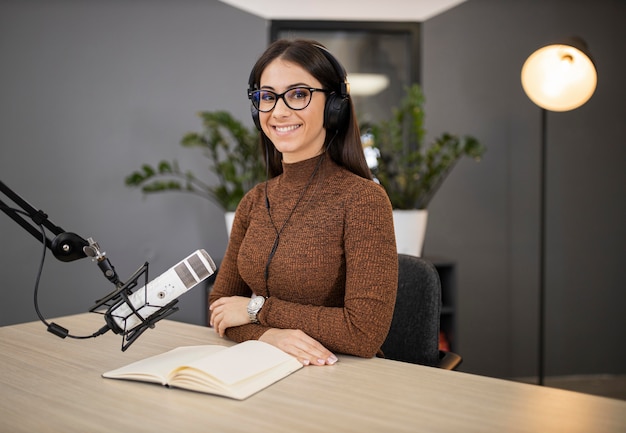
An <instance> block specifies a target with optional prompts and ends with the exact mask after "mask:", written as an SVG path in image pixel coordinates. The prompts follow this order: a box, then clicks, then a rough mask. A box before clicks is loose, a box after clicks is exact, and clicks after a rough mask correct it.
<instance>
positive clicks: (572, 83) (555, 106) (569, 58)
mask: <svg viewBox="0 0 626 433" xmlns="http://www.w3.org/2000/svg"><path fill="white" fill-rule="evenodd" d="M521 75H522V76H521V79H522V86H523V88H524V92H526V95H527V96H528V97H529V98H530V100H531V101H532V102H534V103H535V104H536V105H537V106H539V108H541V151H540V152H541V155H540V158H541V161H540V184H541V185H540V198H539V202H540V204H539V326H538V328H539V329H538V331H539V336H538V349H537V354H538V357H539V359H538V363H537V367H538V368H537V375H538V382H539V385H543V384H544V379H545V359H546V356H545V349H546V268H547V267H546V261H547V259H546V249H547V242H546V225H547V222H546V220H547V207H548V197H547V179H546V174H547V165H548V162H547V158H548V155H547V153H548V152H547V147H548V146H547V141H548V136H547V129H548V127H547V123H548V122H547V115H548V114H547V112H548V110H550V111H569V110H574V109H575V108H578V107H580V106H581V105H583V104H585V103H586V102H587V101H588V100H589V98H591V96H592V95H593V93H594V91H595V89H596V84H597V79H598V77H597V73H596V69H595V65H594V64H593V60H592V59H591V55H590V54H589V52H588V49H587V44H586V43H585V41H583V40H582V39H580V38H577V37H572V38H568V39H566V40H564V41H563V42H559V43H556V44H551V45H547V46H545V47H542V48H540V49H538V50H537V51H535V52H534V53H532V54H531V55H530V56H529V57H528V59H526V62H524V66H523V67H522V74H521Z"/></svg>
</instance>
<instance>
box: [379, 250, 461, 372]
mask: <svg viewBox="0 0 626 433" xmlns="http://www.w3.org/2000/svg"><path fill="white" fill-rule="evenodd" d="M440 314H441V282H440V281H439V274H438V273H437V269H435V266H434V265H433V264H432V263H430V262H428V261H427V260H424V259H422V258H420V257H415V256H410V255H406V254H398V295H397V298H396V308H395V310H394V313H393V319H392V321H391V329H390V330H389V334H388V335H387V339H386V340H385V342H384V343H383V346H382V351H383V354H384V355H385V358H387V359H393V360H396V361H404V362H411V363H414V364H422V365H428V366H432V367H439V368H443V369H446V370H454V369H456V368H457V367H458V366H459V365H460V364H461V362H462V358H461V356H459V355H458V354H456V353H453V352H448V351H443V350H439V322H440Z"/></svg>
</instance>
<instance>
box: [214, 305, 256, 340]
mask: <svg viewBox="0 0 626 433" xmlns="http://www.w3.org/2000/svg"><path fill="white" fill-rule="evenodd" d="M248 302H250V298H244V297H243V296H229V297H223V298H219V299H218V300H216V301H215V302H213V303H212V304H211V306H210V307H209V311H211V321H210V324H211V326H212V327H213V328H214V329H215V332H217V333H218V334H219V336H220V337H223V336H224V332H225V331H226V329H228V328H230V327H233V326H240V325H245V324H247V323H250V317H249V316H248Z"/></svg>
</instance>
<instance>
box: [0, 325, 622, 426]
mask: <svg viewBox="0 0 626 433" xmlns="http://www.w3.org/2000/svg"><path fill="white" fill-rule="evenodd" d="M102 320H103V319H102V316H99V315H97V314H80V315H76V316H69V317H64V318H60V319H55V322H56V323H58V324H59V325H61V326H64V327H66V328H68V329H70V331H71V332H72V333H74V334H78V335H83V334H90V333H91V332H93V331H95V330H96V329H98V328H100V326H101V325H102V323H103V321H102ZM210 343H222V344H228V343H227V342H226V341H225V340H222V339H220V338H219V337H217V336H216V335H215V333H214V332H213V330H212V329H209V328H205V327H201V326H195V325H189V324H184V323H179V322H174V321H161V322H159V323H158V324H157V326H156V328H155V329H152V330H148V331H146V333H145V334H144V335H142V336H141V337H140V338H139V340H138V341H136V342H135V343H134V344H133V345H132V346H131V347H130V348H129V349H128V350H127V351H126V352H124V353H123V352H121V351H120V345H121V341H120V337H119V336H117V335H115V334H112V333H108V334H106V335H104V336H100V337H98V338H96V339H91V340H73V339H69V338H68V339H65V340H62V339H60V338H58V337H56V336H54V335H52V334H50V333H48V332H47V331H46V330H45V328H44V326H43V325H42V324H41V323H39V322H32V323H25V324H20V325H14V326H7V327H3V328H0V395H1V398H2V402H1V403H0V432H3V433H4V432H11V433H17V432H37V433H41V432H48V431H49V432H64V433H69V432H81V433H85V432H90V433H94V432H118V433H133V432H167V433H171V432H178V431H180V432H186V433H189V432H203V433H206V432H219V433H222V432H246V433H250V432H255V433H256V432H259V433H260V432H273V433H276V432H289V433H293V432H337V433H339V432H341V433H345V432H420V431H423V432H474V431H475V432H498V433H501V432H533V433H537V432H541V433H547V432H553V431H559V432H568V433H572V432H585V433H602V432H626V402H624V401H621V400H613V399H608V398H603V397H596V396H591V395H585V394H580V393H575V392H570V391H563V390H557V389H552V388H546V387H539V386H536V385H528V384H521V383H515V382H509V381H505V380H499V379H492V378H487V377H481V376H475V375H470V374H466V373H460V372H454V371H445V370H439V369H435V368H428V367H422V366H417V365H412V364H405V363H400V362H395V361H389V360H383V359H359V358H355V357H351V356H340V361H339V362H338V363H337V364H336V365H334V366H330V367H329V366H327V367H305V368H303V369H301V370H299V371H297V372H296V373H294V374H293V375H291V376H289V377H287V378H286V379H284V380H282V381H280V382H278V383H276V384H274V385H272V386H271V387H269V388H267V389H265V390H263V391H261V392H260V393H258V394H256V395H254V396H252V397H250V398H249V399H247V400H245V401H235V400H230V399H226V398H222V397H215V396H212V395H206V394H199V393H194V392H189V391H184V390H180V389H169V388H165V387H162V386H160V385H153V384H146V383H139V382H129V381H121V380H111V379H103V378H101V376H100V374H101V373H102V372H104V371H107V370H111V369H113V368H116V367H120V366H122V365H125V364H128V363H129V362H132V361H135V360H138V359H141V358H145V357H147V356H150V355H154V354H157V353H161V352H164V351H166V350H169V349H172V348H174V347H177V346H182V345H194V344H210Z"/></svg>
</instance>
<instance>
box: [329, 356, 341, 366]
mask: <svg viewBox="0 0 626 433" xmlns="http://www.w3.org/2000/svg"><path fill="white" fill-rule="evenodd" d="M337 361H339V360H338V359H337V357H336V356H335V355H330V356H329V357H328V361H327V362H328V363H329V364H330V365H333V364H334V363H335V362H337Z"/></svg>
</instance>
